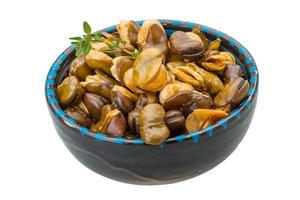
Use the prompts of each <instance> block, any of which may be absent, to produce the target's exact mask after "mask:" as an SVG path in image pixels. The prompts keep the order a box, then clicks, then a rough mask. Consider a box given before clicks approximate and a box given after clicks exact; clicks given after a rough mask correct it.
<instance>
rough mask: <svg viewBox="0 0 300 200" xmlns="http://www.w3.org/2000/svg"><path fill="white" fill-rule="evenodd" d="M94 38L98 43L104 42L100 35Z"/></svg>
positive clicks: (97, 34)
mask: <svg viewBox="0 0 300 200" xmlns="http://www.w3.org/2000/svg"><path fill="white" fill-rule="evenodd" d="M94 37H95V39H96V40H97V41H99V42H103V41H104V38H103V37H102V36H101V34H100V33H96V34H95V36H94Z"/></svg>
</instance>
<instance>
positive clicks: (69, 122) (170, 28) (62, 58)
mask: <svg viewBox="0 0 300 200" xmlns="http://www.w3.org/2000/svg"><path fill="white" fill-rule="evenodd" d="M158 20H159V21H160V22H161V23H162V25H163V27H164V29H165V31H166V32H167V34H168V32H169V33H171V32H174V31H175V30H176V29H177V28H181V29H186V30H191V29H192V28H194V27H200V29H201V31H202V32H203V33H204V34H210V35H213V36H214V37H216V38H220V39H221V40H222V43H224V42H227V43H228V44H229V45H230V46H231V47H232V48H234V49H235V50H236V51H235V53H237V54H238V55H236V54H234V56H235V57H236V58H237V60H238V61H239V62H240V63H241V64H242V66H243V67H244V68H245V69H244V70H246V71H247V74H248V81H249V83H250V88H249V90H248V96H247V97H246V98H245V99H244V100H243V101H242V102H241V103H240V105H239V106H238V107H236V108H235V109H234V110H232V111H231V112H230V114H229V115H228V116H227V117H226V118H223V119H221V120H219V121H218V122H216V123H214V124H213V125H211V126H208V127H207V128H204V129H202V130H200V131H195V132H192V133H188V134H180V135H178V136H175V137H171V138H168V139H167V140H166V141H164V142H163V143H162V144H160V145H158V146H160V147H163V146H164V145H165V144H168V143H174V142H183V141H187V140H190V139H192V140H193V142H194V143H198V141H199V139H200V137H202V136H203V135H205V134H207V135H209V136H212V135H213V132H214V130H215V129H217V128H223V129H226V128H227V127H228V124H229V123H232V122H233V121H236V120H238V119H239V118H240V117H241V115H242V114H243V113H245V111H247V110H248V109H250V108H251V106H252V101H253V100H254V99H255V96H256V95H257V90H258V80H259V77H258V70H257V66H256V63H255V61H254V59H253V57H252V55H251V54H250V53H249V51H248V50H247V49H246V48H245V47H244V46H243V45H241V44H240V43H239V42H238V41H236V40H235V39H234V38H232V37H230V36H229V35H227V34H225V33H223V32H221V31H218V30H216V29H214V28H210V27H208V26H205V25H201V24H197V23H193V22H187V21H180V20H168V19H158ZM144 21H145V20H139V21H136V22H137V23H138V24H140V25H141V24H142V23H143V22H144ZM115 30H116V25H113V26H110V27H107V28H104V29H102V30H101V31H106V32H113V31H115ZM221 46H222V45H221ZM74 51H75V47H74V46H73V45H71V46H69V47H68V48H67V49H66V50H65V51H64V52H63V53H61V54H60V55H59V56H58V58H57V59H56V60H55V62H54V63H53V64H52V66H51V68H50V70H49V72H48V74H47V77H46V82H45V96H46V101H47V104H48V106H49V108H50V110H51V112H54V114H55V117H57V118H58V119H59V120H60V121H62V122H63V124H64V125H65V126H68V127H70V128H73V129H74V130H76V131H78V132H79V133H80V134H81V135H83V136H90V137H92V138H94V139H96V140H97V141H105V142H112V143H116V144H137V145H147V144H145V143H144V141H143V140H142V139H140V138H139V139H134V140H129V139H126V138H123V137H110V136H107V135H105V134H103V133H94V132H91V131H89V129H88V128H85V127H83V126H80V125H78V124H77V122H76V121H75V120H73V119H71V118H69V117H68V116H67V115H66V113H65V112H64V111H63V110H62V109H61V107H60V105H59V103H58V100H57V99H56V94H55V88H56V85H55V81H56V79H57V78H58V76H57V75H58V72H59V71H60V69H61V66H62V65H63V63H64V62H66V61H67V58H68V56H70V55H72V53H73V54H74Z"/></svg>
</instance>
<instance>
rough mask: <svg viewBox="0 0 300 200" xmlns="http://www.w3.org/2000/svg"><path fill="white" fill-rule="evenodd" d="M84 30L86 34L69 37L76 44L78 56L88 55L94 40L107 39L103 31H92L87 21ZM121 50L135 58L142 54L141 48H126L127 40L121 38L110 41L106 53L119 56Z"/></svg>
mask: <svg viewBox="0 0 300 200" xmlns="http://www.w3.org/2000/svg"><path fill="white" fill-rule="evenodd" d="M83 31H84V33H85V35H82V36H77V37H71V38H69V39H70V40H71V44H73V45H75V48H76V56H79V55H80V54H84V55H87V54H88V53H89V52H90V50H91V48H92V45H91V44H92V42H97V41H98V42H104V41H105V37H104V36H105V35H104V36H102V34H101V33H92V29H91V26H90V25H89V24H88V23H87V22H86V21H85V22H83ZM103 34H104V33H103ZM106 43H107V42H106ZM120 51H123V52H125V53H127V54H128V55H130V56H131V57H132V58H133V59H136V58H137V57H138V56H139V55H140V50H137V49H134V51H133V50H129V49H126V42H125V41H123V40H121V39H120V38H116V39H114V40H113V41H112V42H110V43H109V44H108V47H107V49H106V50H105V52H106V53H108V54H110V55H113V56H117V54H118V52H120Z"/></svg>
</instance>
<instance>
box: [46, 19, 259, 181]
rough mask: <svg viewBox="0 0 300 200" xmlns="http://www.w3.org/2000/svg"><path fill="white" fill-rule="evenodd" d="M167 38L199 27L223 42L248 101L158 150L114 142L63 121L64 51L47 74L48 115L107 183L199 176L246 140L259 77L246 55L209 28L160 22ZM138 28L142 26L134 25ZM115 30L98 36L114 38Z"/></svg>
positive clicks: (69, 54)
mask: <svg viewBox="0 0 300 200" xmlns="http://www.w3.org/2000/svg"><path fill="white" fill-rule="evenodd" d="M159 21H160V22H161V23H162V25H163V27H164V29H165V31H166V34H167V35H168V36H169V35H170V34H172V33H173V32H174V31H176V30H182V31H191V30H192V28H194V27H196V26H200V27H201V30H202V31H203V33H204V34H205V35H206V37H207V38H208V39H209V40H210V41H211V40H214V39H216V38H220V39H221V40H222V46H221V50H224V51H229V52H231V53H232V54H233V55H234V56H235V57H236V60H237V63H238V64H239V65H240V66H241V67H242V69H243V71H244V73H245V76H246V78H247V79H248V81H249V83H250V89H249V90H248V96H247V98H246V99H244V100H243V101H242V102H241V103H240V105H239V106H238V107H237V108H235V109H234V110H232V111H231V113H230V115H229V116H228V117H226V118H224V119H222V120H220V121H218V122H217V123H215V124H213V125H211V126H209V127H207V128H205V129H203V130H201V131H199V132H193V133H190V134H188V135H186V134H181V135H178V136H176V137H173V138H169V139H168V140H166V141H165V142H164V143H162V144H161V145H159V146H152V145H147V144H144V142H143V141H142V140H141V139H135V140H127V139H125V138H118V137H117V138H112V137H108V136H106V135H104V134H101V133H93V132H90V131H89V129H87V128H84V127H82V126H80V125H78V124H77V123H76V121H74V120H73V119H71V118H69V117H67V115H66V113H65V112H64V111H63V110H62V109H61V107H60V105H59V103H58V100H57V98H56V95H55V88H56V86H57V85H58V84H59V83H60V82H61V81H62V79H63V78H64V76H65V75H66V73H67V71H68V69H69V67H70V63H71V61H72V60H73V59H74V58H75V48H74V46H70V47H69V48H67V49H66V50H65V51H64V52H63V53H62V54H60V56H59V57H58V58H57V59H56V61H55V62H54V63H53V65H52V67H51V69H50V70H49V73H48V74H47V78H46V84H45V95H46V100H47V105H48V108H49V113H50V115H51V118H52V120H53V123H54V126H55V128H56V131H57V133H58V134H59V136H60V138H61V139H62V141H63V142H64V144H65V145H66V147H67V148H68V149H69V150H70V152H71V153H72V154H73V155H74V156H75V158H77V159H78V160H79V161H80V162H81V163H82V164H83V165H85V166H86V167H88V168H89V169H91V170H93V171H95V172H96V173H98V174H101V175H103V176H105V177H108V178H111V179H114V180H118V181H121V182H126V183H132V184H151V185H152V184H167V183H174V182H178V181H182V180H186V179H189V178H192V177H195V176H197V175H199V174H202V173H204V172H206V171H208V170H210V169H212V168H213V167H215V166H217V165H218V164H219V163H221V162H222V161H223V160H225V159H226V158H227V157H228V156H229V155H230V154H231V153H232V152H233V151H234V150H235V149H236V148H237V146H238V144H239V143H240V142H241V140H242V139H243V137H244V136H245V134H246V132H247V130H248V128H249V125H250V123H251V120H252V117H253V113H254V111H255V106H256V101H257V95H258V71H257V67H256V64H255V61H254V59H253V58H252V56H251V55H250V53H249V52H248V51H247V50H246V49H245V48H244V47H243V46H242V45H241V44H240V43H239V42H237V41H236V40H235V39H233V38H232V37H230V36H228V35H226V34H225V33H223V32H220V31H217V30H215V29H213V28H210V27H207V26H203V25H199V24H196V23H191V22H184V21H178V20H159ZM138 23H139V24H142V23H143V21H138ZM114 30H115V26H111V27H108V28H105V29H103V30H101V31H106V32H112V31H114Z"/></svg>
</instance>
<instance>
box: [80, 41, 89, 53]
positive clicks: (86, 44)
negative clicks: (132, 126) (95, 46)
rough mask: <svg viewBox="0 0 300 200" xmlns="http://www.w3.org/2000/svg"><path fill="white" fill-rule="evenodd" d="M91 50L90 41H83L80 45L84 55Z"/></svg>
mask: <svg viewBox="0 0 300 200" xmlns="http://www.w3.org/2000/svg"><path fill="white" fill-rule="evenodd" d="M90 50H91V43H90V42H85V43H84V44H83V45H82V52H83V54H84V55H87V54H88V53H89V52H90Z"/></svg>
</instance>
